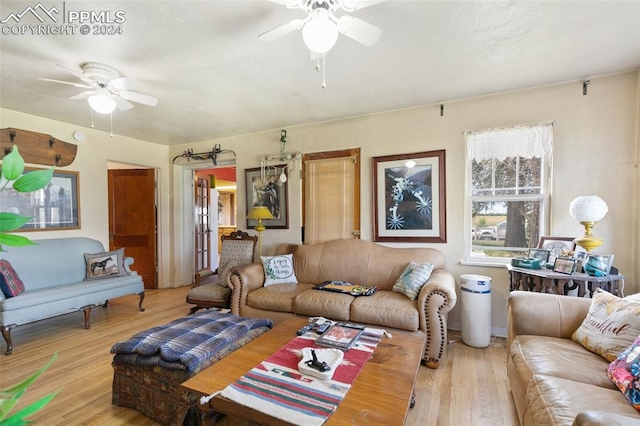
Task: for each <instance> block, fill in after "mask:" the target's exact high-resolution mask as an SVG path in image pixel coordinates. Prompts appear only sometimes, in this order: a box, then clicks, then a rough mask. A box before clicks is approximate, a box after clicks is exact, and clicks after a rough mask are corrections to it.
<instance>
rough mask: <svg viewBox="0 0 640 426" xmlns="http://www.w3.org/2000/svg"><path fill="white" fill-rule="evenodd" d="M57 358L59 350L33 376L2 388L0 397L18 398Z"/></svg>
mask: <svg viewBox="0 0 640 426" xmlns="http://www.w3.org/2000/svg"><path fill="white" fill-rule="evenodd" d="M57 358H58V352H56V353H54V354H53V356H52V357H51V359H50V360H49V362H47V363H46V364H45V365H44V366H43V367H41V368H40V370H38V371H36V372H35V373H33V374H32V375H31V376H29V377H27V378H26V379H24V380H23V381H21V382H20V383H17V384H15V385H12V386H9V387H7V388H4V389H0V398H16V397H20V396H22V394H23V393H24V392H25V391H26V390H27V388H28V387H29V386H31V385H32V384H33V382H35V381H36V379H37V378H38V377H40V375H41V374H42V373H44V372H45V371H46V370H47V368H49V367H51V364H53V362H54V361H55V360H56V359H57Z"/></svg>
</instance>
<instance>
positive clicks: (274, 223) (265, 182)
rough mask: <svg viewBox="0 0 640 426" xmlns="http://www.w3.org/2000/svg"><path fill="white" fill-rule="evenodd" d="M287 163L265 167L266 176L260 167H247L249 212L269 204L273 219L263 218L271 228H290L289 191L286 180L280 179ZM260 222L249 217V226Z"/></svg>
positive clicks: (246, 179) (251, 226)
mask: <svg viewBox="0 0 640 426" xmlns="http://www.w3.org/2000/svg"><path fill="white" fill-rule="evenodd" d="M285 166H286V164H282V165H279V166H270V167H267V168H265V173H264V176H263V175H262V170H261V168H260V167H256V168H254V169H245V171H244V173H245V183H246V189H247V192H246V194H247V214H249V212H250V211H251V209H252V208H253V207H255V206H267V207H268V208H269V211H270V212H271V214H272V215H273V219H269V220H263V221H262V223H263V224H264V226H265V227H267V228H269V229H289V193H288V186H287V183H286V182H282V181H281V180H280V175H281V174H282V173H283V171H284V173H285V176H286V174H287V173H286V169H285ZM257 224H258V221H257V220H255V219H247V228H253V227H254V226H256V225H257Z"/></svg>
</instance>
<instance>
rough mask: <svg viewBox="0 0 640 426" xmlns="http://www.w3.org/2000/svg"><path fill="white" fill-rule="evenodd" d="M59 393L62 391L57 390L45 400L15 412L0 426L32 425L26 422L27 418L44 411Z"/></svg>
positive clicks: (41, 399)
mask: <svg viewBox="0 0 640 426" xmlns="http://www.w3.org/2000/svg"><path fill="white" fill-rule="evenodd" d="M58 392H60V390H57V391H55V392H53V393H50V394H49V395H47V396H45V397H44V398H40V399H39V400H37V401H36V402H34V403H33V404H29V405H27V406H26V407H24V408H23V409H22V410H19V411H17V412H15V413H14V414H12V415H11V416H10V417H7V418H6V419H4V420H2V422H1V423H0V425H2V426H19V425H24V424H27V423H31V421H29V420H25V417H29V416H30V415H32V414H35V413H37V412H38V411H40V410H42V408H43V407H44V406H45V405H47V404H48V403H49V402H50V401H51V400H52V399H53V397H54V396H56V394H57V393H58Z"/></svg>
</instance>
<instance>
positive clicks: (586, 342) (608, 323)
mask: <svg viewBox="0 0 640 426" xmlns="http://www.w3.org/2000/svg"><path fill="white" fill-rule="evenodd" d="M639 334H640V302H634V301H629V300H627V299H620V298H619V297H616V296H614V295H613V294H611V293H608V292H606V291H604V290H602V289H600V288H598V289H596V292H595V293H594V295H593V300H592V301H591V307H590V308H589V313H588V314H587V317H586V318H585V319H584V321H582V324H581V325H580V327H578V329H577V330H576V331H575V332H574V333H573V335H572V336H571V338H572V339H573V340H575V341H576V342H578V343H580V344H581V345H582V346H584V347H585V348H586V349H588V350H590V351H591V352H593V353H595V354H598V355H600V356H602V357H604V358H605V359H607V360H608V361H613V360H615V359H616V357H617V356H618V355H619V354H620V352H622V351H623V350H624V349H625V348H626V347H627V346H629V345H630V344H631V342H633V339H635V338H636V336H638V335H639Z"/></svg>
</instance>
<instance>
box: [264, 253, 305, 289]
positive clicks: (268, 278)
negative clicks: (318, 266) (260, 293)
mask: <svg viewBox="0 0 640 426" xmlns="http://www.w3.org/2000/svg"><path fill="white" fill-rule="evenodd" d="M260 260H261V261H262V267H263V268H264V286H265V287H266V286H269V285H271V284H280V283H293V284H297V283H298V279H297V278H296V274H295V272H294V270H293V255H292V254H283V255H280V256H260Z"/></svg>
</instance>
